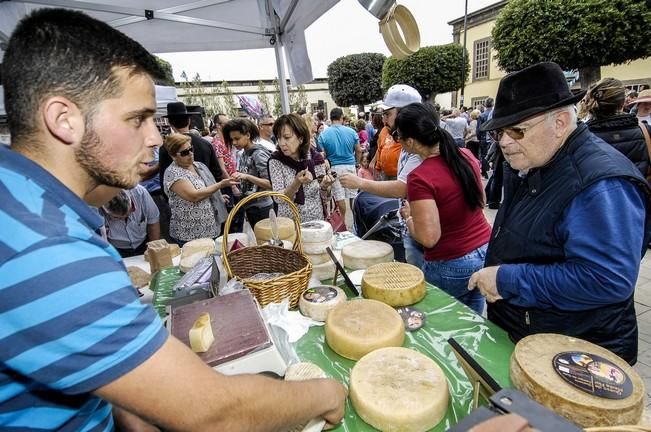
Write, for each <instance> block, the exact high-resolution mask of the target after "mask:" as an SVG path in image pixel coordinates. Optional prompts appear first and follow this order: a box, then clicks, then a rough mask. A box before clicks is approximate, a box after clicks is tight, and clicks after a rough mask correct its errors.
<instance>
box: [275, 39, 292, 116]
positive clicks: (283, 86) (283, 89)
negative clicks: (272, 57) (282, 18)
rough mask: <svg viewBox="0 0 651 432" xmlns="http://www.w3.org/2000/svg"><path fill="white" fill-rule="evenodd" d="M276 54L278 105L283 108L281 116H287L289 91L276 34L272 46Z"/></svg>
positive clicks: (282, 52)
mask: <svg viewBox="0 0 651 432" xmlns="http://www.w3.org/2000/svg"><path fill="white" fill-rule="evenodd" d="M274 51H275V52H276V68H277V69H278V84H279V85H280V103H281V105H282V108H283V114H289V91H288V89H287V75H286V73H285V55H284V49H283V44H282V42H281V39H280V35H279V34H276V43H275V44H274Z"/></svg>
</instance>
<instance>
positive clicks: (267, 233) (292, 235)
mask: <svg viewBox="0 0 651 432" xmlns="http://www.w3.org/2000/svg"><path fill="white" fill-rule="evenodd" d="M276 226H277V227H278V240H282V242H283V243H287V242H288V241H289V242H291V243H292V244H293V243H294V242H295V241H296V227H295V225H294V221H293V220H291V219H290V218H286V217H282V216H279V217H277V218H276ZM253 232H254V233H255V241H256V243H258V245H265V244H268V243H269V240H271V239H272V238H273V234H272V231H271V220H270V219H269V218H267V219H262V220H261V221H260V222H258V223H257V224H255V227H253ZM229 242H230V239H229ZM283 247H286V246H285V245H284V244H283Z"/></svg>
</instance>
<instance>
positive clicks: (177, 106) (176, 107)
mask: <svg viewBox="0 0 651 432" xmlns="http://www.w3.org/2000/svg"><path fill="white" fill-rule="evenodd" d="M192 114H201V113H200V112H193V111H188V108H187V107H186V106H185V104H184V103H183V102H170V103H168V104H167V115H166V116H163V117H181V116H189V115H192Z"/></svg>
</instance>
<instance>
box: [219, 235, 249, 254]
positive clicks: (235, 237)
mask: <svg viewBox="0 0 651 432" xmlns="http://www.w3.org/2000/svg"><path fill="white" fill-rule="evenodd" d="M235 240H237V241H239V242H240V243H242V244H243V245H244V247H246V246H251V245H250V244H249V236H248V235H246V234H244V233H230V234H228V248H227V250H228V251H230V250H231V248H232V247H233V243H235ZM223 244H224V236H219V237H217V238H216V239H215V250H216V251H217V253H222V245H223Z"/></svg>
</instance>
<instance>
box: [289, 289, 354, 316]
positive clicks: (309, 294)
mask: <svg viewBox="0 0 651 432" xmlns="http://www.w3.org/2000/svg"><path fill="white" fill-rule="evenodd" d="M345 301H346V293H344V291H343V290H342V289H341V288H339V287H336V286H332V285H319V286H315V287H309V288H308V289H306V290H305V291H304V292H303V294H301V297H300V298H299V300H298V308H299V309H300V311H301V313H302V314H303V315H305V316H307V317H310V318H312V319H313V320H315V321H325V320H326V318H327V317H328V313H329V312H330V311H331V310H332V309H334V308H335V307H337V306H338V305H340V304H341V303H343V302H345Z"/></svg>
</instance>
